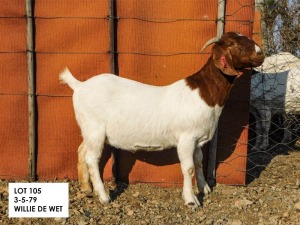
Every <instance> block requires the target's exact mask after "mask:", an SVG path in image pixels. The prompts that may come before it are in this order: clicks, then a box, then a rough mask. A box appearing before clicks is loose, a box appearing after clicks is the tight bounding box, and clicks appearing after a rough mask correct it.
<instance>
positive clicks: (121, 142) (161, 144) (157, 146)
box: [106, 136, 175, 152]
mask: <svg viewBox="0 0 300 225" xmlns="http://www.w3.org/2000/svg"><path fill="white" fill-rule="evenodd" d="M106 142H107V143H108V144H109V145H111V146H113V147H115V148H119V149H123V150H128V151H134V152H135V151H138V150H145V151H162V150H164V149H168V148H171V147H174V146H175V144H174V143H171V142H170V141H168V140H166V141H162V140H161V141H157V140H156V141H155V142H154V141H151V140H141V139H139V138H136V137H127V138H120V137H118V138H114V137H109V136H108V137H107V140H106Z"/></svg>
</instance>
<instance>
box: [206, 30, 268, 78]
mask: <svg viewBox="0 0 300 225" xmlns="http://www.w3.org/2000/svg"><path fill="white" fill-rule="evenodd" d="M212 43H215V44H214V46H213V47H212V54H213V56H212V57H213V60H214V63H215V65H216V66H217V67H218V68H219V69H220V70H221V71H222V72H223V73H224V74H227V75H233V76H236V75H239V74H240V71H241V70H243V69H245V68H249V67H257V66H260V65H261V64H262V63H263V61H264V54H263V52H262V50H261V48H260V47H259V46H258V45H257V44H256V43H255V42H254V41H253V40H251V39H249V38H247V37H245V36H243V35H241V34H238V33H235V32H228V33H225V34H223V35H222V36H221V38H213V39H211V40H210V41H208V42H207V44H206V45H205V46H204V47H203V49H204V48H206V47H207V46H208V45H210V44H212ZM203 49H202V50H203Z"/></svg>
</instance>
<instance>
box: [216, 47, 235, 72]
mask: <svg viewBox="0 0 300 225" xmlns="http://www.w3.org/2000/svg"><path fill="white" fill-rule="evenodd" d="M212 53H213V60H214V63H215V65H216V67H218V68H219V69H220V70H221V71H222V72H223V73H225V74H227V75H238V74H239V72H238V71H236V70H235V68H234V66H233V62H232V57H231V54H230V52H229V49H227V48H226V47H224V46H223V45H222V44H218V43H217V44H215V45H214V46H213V48H212Z"/></svg>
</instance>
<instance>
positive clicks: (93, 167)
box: [84, 132, 110, 204]
mask: <svg viewBox="0 0 300 225" xmlns="http://www.w3.org/2000/svg"><path fill="white" fill-rule="evenodd" d="M104 141H105V134H104V132H103V133H102V132H100V133H99V134H98V135H95V136H94V137H89V138H88V140H84V142H85V144H87V145H86V146H85V147H86V148H87V150H86V154H85V161H86V163H87V165H88V170H89V175H90V179H91V181H92V184H93V188H94V193H95V194H96V195H98V196H99V200H100V202H101V203H103V204H105V203H109V201H110V198H109V196H108V194H107V193H106V191H105V188H104V184H103V181H102V179H101V177H100V172H99V160H100V158H101V155H102V151H103V148H104Z"/></svg>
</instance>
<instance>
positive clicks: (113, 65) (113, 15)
mask: <svg viewBox="0 0 300 225" xmlns="http://www.w3.org/2000/svg"><path fill="white" fill-rule="evenodd" d="M108 18H109V45H110V49H109V53H110V72H111V73H112V74H116V75H118V73H119V71H118V57H117V22H118V19H117V3H116V0H109V17H108ZM111 158H112V182H114V183H116V181H117V179H118V171H117V164H116V163H117V151H116V149H115V148H112V147H111Z"/></svg>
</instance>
